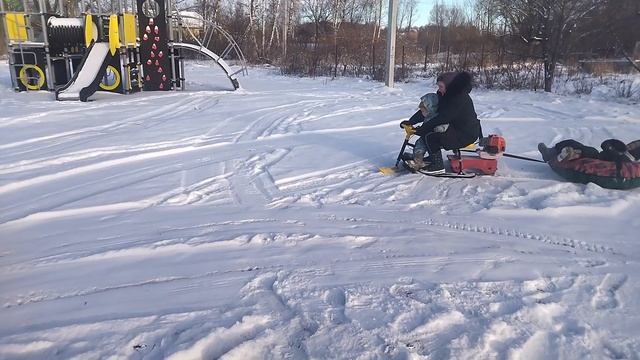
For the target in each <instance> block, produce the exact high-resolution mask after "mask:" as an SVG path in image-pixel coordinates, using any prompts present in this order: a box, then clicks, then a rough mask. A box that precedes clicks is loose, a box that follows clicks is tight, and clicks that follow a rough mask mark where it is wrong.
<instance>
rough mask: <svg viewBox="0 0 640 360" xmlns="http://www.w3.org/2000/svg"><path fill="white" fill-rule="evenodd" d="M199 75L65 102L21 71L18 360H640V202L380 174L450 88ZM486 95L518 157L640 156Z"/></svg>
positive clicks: (2, 277)
mask: <svg viewBox="0 0 640 360" xmlns="http://www.w3.org/2000/svg"><path fill="white" fill-rule="evenodd" d="M187 76H188V78H190V79H191V81H190V83H189V85H190V88H191V91H189V92H169V93H141V94H135V95H130V96H121V95H114V94H104V93H101V94H97V95H96V96H94V99H95V101H93V102H89V103H79V102H78V103H75V102H64V103H60V102H55V101H54V100H53V98H54V96H53V94H51V93H46V92H40V93H14V92H12V90H11V89H10V87H11V86H10V80H9V75H8V68H7V65H4V64H3V65H2V66H0V109H2V110H1V112H0V358H2V359H53V358H60V359H69V358H77V359H98V358H128V359H142V358H144V359H163V358H169V359H200V358H204V359H215V358H224V359H263V358H273V359H282V358H292V359H305V358H315V359H318V358H330V359H339V358H340V359H356V358H360V359H414V358H427V359H445V358H457V359H465V358H473V359H495V358H499V359H511V358H513V359H555V358H563V359H588V358H593V359H603V358H614V359H638V358H640V355H639V353H640V262H639V260H640V244H639V240H638V232H639V231H640V190H633V191H616V190H606V189H602V188H599V187H597V186H594V185H593V184H590V185H580V184H571V183H567V182H564V181H562V179H560V178H559V177H558V176H556V175H555V174H554V173H553V172H552V171H551V170H550V168H549V167H548V166H547V165H546V164H540V163H534V162H525V161H521V160H515V159H508V158H503V159H501V160H500V162H499V170H498V173H497V175H496V176H487V177H478V178H474V179H466V180H465V179H438V178H428V177H423V176H421V175H411V174H404V175H399V176H384V175H382V174H380V173H378V172H377V171H376V168H377V167H378V166H391V165H393V163H394V159H395V156H396V154H397V151H398V149H399V146H400V144H401V142H402V139H403V134H402V131H401V130H400V129H399V127H398V123H399V122H400V121H401V120H403V119H406V118H407V117H408V116H410V115H411V114H412V113H413V112H414V111H415V109H416V105H417V100H418V98H419V96H420V95H422V94H424V93H426V92H428V91H433V90H434V86H433V85H434V84H433V83H426V82H417V83H412V84H401V85H399V86H398V88H397V89H392V90H389V89H386V88H384V87H383V86H382V85H381V84H379V83H373V82H367V81H358V80H354V79H340V80H336V81H330V80H327V79H299V78H286V77H280V76H277V75H275V74H274V72H270V71H268V70H265V69H255V70H252V71H251V74H250V76H249V77H246V78H241V79H240V82H241V84H242V87H243V88H242V89H240V90H238V91H236V92H228V91H225V90H224V88H225V87H228V86H230V85H229V84H227V83H226V82H225V80H224V79H223V78H219V77H218V78H216V80H215V81H217V82H219V84H217V83H215V84H209V82H210V80H211V79H213V77H214V75H213V74H211V70H210V69H208V68H205V67H202V66H190V67H189V69H188V73H187ZM216 84H217V85H216ZM472 96H473V99H474V101H475V104H476V109H477V112H478V114H479V116H480V118H481V120H482V123H483V127H484V132H485V134H488V133H498V134H501V135H503V136H505V137H506V139H507V151H508V152H510V153H512V154H518V155H523V156H528V157H535V158H539V155H538V153H537V151H536V144H537V143H538V142H545V143H547V144H552V143H555V142H557V141H559V140H562V139H565V138H574V139H577V140H579V141H582V142H584V143H587V144H591V145H595V146H599V144H600V142H601V141H602V140H605V139H607V138H611V137H616V138H620V139H621V140H623V141H625V142H628V141H631V140H635V139H638V138H640V106H638V105H631V104H628V105H625V104H620V103H615V102H608V101H603V100H598V99H595V98H587V97H585V98H579V97H567V96H557V95H553V94H545V93H533V92H502V91H474V92H473V93H472Z"/></svg>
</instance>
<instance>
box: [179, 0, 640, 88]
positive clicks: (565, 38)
mask: <svg viewBox="0 0 640 360" xmlns="http://www.w3.org/2000/svg"><path fill="white" fill-rule="evenodd" d="M182 5H183V6H187V4H186V3H183V4H182ZM191 6H192V9H194V10H196V11H199V12H201V13H203V15H204V16H205V18H207V19H211V20H215V21H217V22H218V23H220V24H221V25H222V26H224V27H225V28H226V29H228V30H229V31H230V32H231V33H232V35H233V36H234V37H235V38H236V39H237V40H239V42H240V43H241V46H242V47H243V49H244V50H245V55H246V56H247V57H248V59H249V60H250V61H252V62H254V63H258V62H268V63H273V64H278V65H279V66H280V67H281V69H282V71H283V72H284V73H292V74H302V75H311V76H316V75H330V76H340V75H353V76H364V75H368V76H371V77H374V78H381V77H382V72H383V64H384V51H385V46H386V45H385V22H386V10H387V0H384V1H382V0H350V1H347V0H235V1H233V0H226V2H225V0H197V4H195V5H191ZM423 11H424V10H423ZM425 15H428V16H425ZM417 18H422V19H424V18H428V24H427V25H423V26H420V27H416V26H415V22H416V19H417ZM398 24H399V28H400V31H399V35H398V46H396V49H397V51H398V53H397V54H396V59H397V64H396V65H397V66H398V67H399V68H402V71H397V72H396V73H397V74H398V75H397V76H399V77H403V76H407V74H409V73H411V72H415V71H417V70H422V71H424V70H429V69H434V66H435V69H437V71H441V70H451V69H466V70H472V71H474V72H476V73H478V74H480V75H482V78H483V79H484V80H485V81H486V82H487V84H488V85H491V83H493V82H495V78H496V77H499V74H501V73H504V72H505V71H506V70H505V69H517V71H519V72H520V73H521V74H517V75H513V76H525V75H526V74H529V75H531V76H530V78H531V79H533V80H532V81H533V82H534V83H535V84H534V85H532V86H536V87H537V86H539V87H541V88H544V89H545V90H546V91H551V89H552V86H553V83H554V80H555V75H556V73H557V68H558V66H559V65H560V66H562V67H569V66H574V65H577V61H578V60H582V59H593V58H600V59H602V58H609V59H611V58H620V59H627V61H628V67H629V68H634V67H635V68H636V69H637V70H638V71H640V68H638V65H637V63H635V62H634V59H633V52H634V47H635V46H636V43H637V42H639V41H640V1H637V0H476V1H469V2H467V3H466V4H465V5H449V4H447V3H444V2H440V1H436V3H435V5H434V6H433V7H432V9H431V10H430V12H429V14H421V13H418V6H417V0H401V1H400V6H399V15H398ZM285 35H286V36H285ZM522 74H525V75H522ZM506 81H510V80H509V79H507V80H506Z"/></svg>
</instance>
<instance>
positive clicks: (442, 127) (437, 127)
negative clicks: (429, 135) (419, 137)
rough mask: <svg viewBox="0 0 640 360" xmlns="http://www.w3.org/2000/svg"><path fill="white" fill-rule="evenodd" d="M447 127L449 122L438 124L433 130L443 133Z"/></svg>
mask: <svg viewBox="0 0 640 360" xmlns="http://www.w3.org/2000/svg"><path fill="white" fill-rule="evenodd" d="M448 128H449V124H442V125H438V126H436V127H434V128H433V132H437V133H443V132H445V131H447V129H448Z"/></svg>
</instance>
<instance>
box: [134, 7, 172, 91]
mask: <svg viewBox="0 0 640 360" xmlns="http://www.w3.org/2000/svg"><path fill="white" fill-rule="evenodd" d="M137 4H138V27H139V34H140V61H141V62H142V68H143V73H144V76H143V83H144V85H143V89H144V90H145V91H153V90H171V68H170V66H171V61H170V58H169V46H168V37H167V16H166V12H165V1H164V0H138V1H137Z"/></svg>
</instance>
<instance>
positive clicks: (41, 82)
mask: <svg viewBox="0 0 640 360" xmlns="http://www.w3.org/2000/svg"><path fill="white" fill-rule="evenodd" d="M28 69H34V70H35V71H36V72H37V73H38V76H39V78H38V83H37V84H33V85H32V84H29V77H28V76H27V70H28ZM18 77H19V78H20V82H21V83H22V85H24V87H26V88H27V89H28V90H40V89H41V88H42V86H43V85H44V72H43V71H42V69H40V67H39V66H38V65H25V66H23V67H22V68H21V69H20V75H19V76H18Z"/></svg>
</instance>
